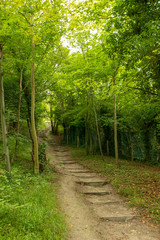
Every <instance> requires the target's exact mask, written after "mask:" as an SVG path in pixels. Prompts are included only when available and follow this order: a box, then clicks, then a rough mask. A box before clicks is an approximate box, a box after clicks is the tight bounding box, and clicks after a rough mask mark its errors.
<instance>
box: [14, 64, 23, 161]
mask: <svg viewBox="0 0 160 240" xmlns="http://www.w3.org/2000/svg"><path fill="white" fill-rule="evenodd" d="M22 76H23V69H21V73H20V82H19V89H20V94H19V102H18V122H17V136H16V143H15V150H14V155H13V158H12V162H14V160H15V158H16V157H17V148H18V137H19V133H20V116H21V99H22Z"/></svg>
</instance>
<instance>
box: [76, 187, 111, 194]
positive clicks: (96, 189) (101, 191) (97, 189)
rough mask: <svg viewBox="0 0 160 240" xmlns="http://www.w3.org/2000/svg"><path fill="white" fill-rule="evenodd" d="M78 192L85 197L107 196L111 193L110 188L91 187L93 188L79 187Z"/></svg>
mask: <svg viewBox="0 0 160 240" xmlns="http://www.w3.org/2000/svg"><path fill="white" fill-rule="evenodd" d="M79 191H80V192H81V193H84V194H85V195H99V196H103V195H108V194H111V193H112V191H113V190H112V188H111V186H108V185H107V186H102V187H93V186H83V187H82V186H81V187H80V189H79Z"/></svg>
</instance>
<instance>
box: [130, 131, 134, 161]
mask: <svg viewBox="0 0 160 240" xmlns="http://www.w3.org/2000/svg"><path fill="white" fill-rule="evenodd" d="M130 148H131V161H132V162H133V160H134V150H133V141H132V136H131V135H130Z"/></svg>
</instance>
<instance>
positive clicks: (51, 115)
mask: <svg viewBox="0 0 160 240" xmlns="http://www.w3.org/2000/svg"><path fill="white" fill-rule="evenodd" d="M50 121H51V131H52V133H53V134H54V126H53V111H52V106H51V104H50Z"/></svg>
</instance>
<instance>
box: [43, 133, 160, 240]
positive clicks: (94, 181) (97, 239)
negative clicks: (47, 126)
mask: <svg viewBox="0 0 160 240" xmlns="http://www.w3.org/2000/svg"><path fill="white" fill-rule="evenodd" d="M47 155H48V157H49V159H50V164H51V165H52V166H53V167H54V168H55V169H56V171H57V172H58V174H59V183H58V199H59V203H60V206H61V209H62V211H63V212H64V214H65V215H66V221H67V224H68V228H69V230H70V231H69V233H68V238H67V239H68V240H160V232H159V231H158V230H155V229H154V228H152V227H150V226H147V225H146V224H143V223H142V222H140V221H139V219H138V218H139V217H138V215H137V213H136V212H135V211H134V210H133V209H130V208H128V207H127V205H126V204H125V203H124V201H123V200H122V199H121V198H120V197H119V196H118V195H117V194H115V192H114V190H113V188H112V186H111V185H110V184H109V182H108V181H107V179H105V178H102V177H100V176H99V175H97V174H96V173H93V172H91V171H90V170H88V169H86V168H84V167H83V166H81V165H80V164H78V163H77V162H75V161H74V159H72V157H71V155H70V154H69V152H68V151H67V149H66V148H65V147H63V146H61V145H60V142H59V138H58V137H56V136H50V140H49V146H48V150H47Z"/></svg>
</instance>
